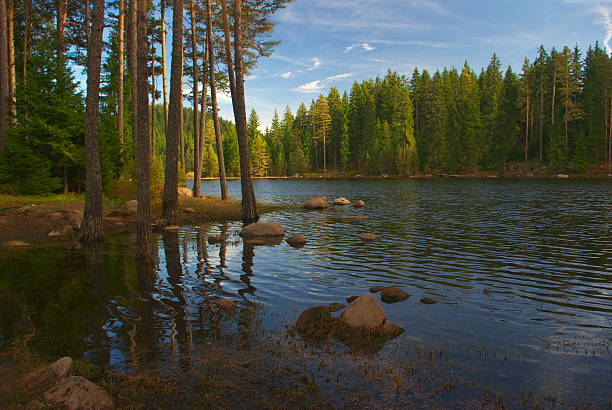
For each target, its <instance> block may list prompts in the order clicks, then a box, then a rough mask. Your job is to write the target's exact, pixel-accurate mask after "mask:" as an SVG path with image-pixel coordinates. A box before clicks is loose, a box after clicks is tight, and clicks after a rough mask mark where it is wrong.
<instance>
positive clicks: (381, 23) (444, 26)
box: [221, 0, 612, 128]
mask: <svg viewBox="0 0 612 410" xmlns="http://www.w3.org/2000/svg"><path fill="white" fill-rule="evenodd" d="M611 14H612V0H295V1H294V2H293V3H292V4H290V5H289V6H288V7H287V8H286V9H285V10H282V11H281V12H279V13H278V14H277V15H276V16H275V17H274V20H275V21H276V22H278V25H277V27H276V29H275V31H274V38H275V39H278V40H281V41H282V43H281V45H280V46H278V47H277V48H276V51H275V52H274V54H273V55H272V57H270V58H267V59H265V60H261V61H260V63H259V66H258V67H257V69H256V70H254V72H253V73H252V76H251V77H250V78H248V80H247V82H246V92H247V108H248V109H249V110H250V109H251V108H255V110H256V111H257V112H258V114H259V116H260V119H261V121H262V128H265V127H266V126H268V125H269V124H270V122H271V119H272V116H273V114H274V110H275V109H278V111H279V114H281V115H282V112H283V110H284V108H285V106H286V105H289V106H290V107H291V109H292V110H293V112H294V113H295V110H296V109H297V107H298V105H299V104H300V103H301V102H305V103H306V104H307V105H308V104H309V103H310V101H311V100H312V99H313V98H316V97H317V96H318V95H319V94H320V93H324V94H326V93H327V91H328V90H329V88H330V87H337V88H338V89H340V91H341V92H342V91H343V90H348V89H350V87H351V84H352V83H353V81H355V80H357V81H361V80H365V79H368V78H371V77H375V76H377V75H384V73H385V72H386V71H387V69H388V68H390V69H392V70H396V71H398V72H400V73H403V74H408V75H410V74H411V73H412V71H413V70H414V68H415V67H418V68H419V69H428V70H435V69H437V68H442V67H445V66H446V67H451V66H456V67H461V66H462V65H463V62H464V61H465V60H466V59H467V60H468V62H469V63H470V64H471V66H472V67H473V68H474V70H476V71H480V69H481V67H483V66H486V65H487V63H488V60H489V59H490V57H491V55H492V54H493V52H496V53H497V55H498V56H499V58H500V59H501V61H502V64H503V65H504V67H506V66H507V65H512V67H513V68H515V69H517V70H518V69H519V68H520V67H521V66H522V62H523V59H524V58H525V57H529V58H530V59H532V58H533V57H534V56H535V54H536V51H537V48H538V46H539V45H540V44H543V45H544V46H545V47H546V48H547V49H550V48H551V47H553V46H556V47H558V48H559V47H563V45H569V46H574V45H575V44H578V45H579V46H580V47H581V48H583V49H586V48H587V47H588V45H589V44H594V43H595V41H596V40H599V41H600V43H605V42H606V40H608V44H610V45H612V44H611V42H610V35H609V33H610V34H612V19H611ZM221 102H222V106H221V115H222V116H223V117H224V118H228V119H231V118H232V117H233V114H232V109H231V101H230V99H229V97H227V96H223V97H222V98H221Z"/></svg>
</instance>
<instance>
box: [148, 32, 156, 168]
mask: <svg viewBox="0 0 612 410" xmlns="http://www.w3.org/2000/svg"><path fill="white" fill-rule="evenodd" d="M150 57H151V88H150V90H151V117H150V119H149V126H150V127H151V130H150V132H149V135H150V138H149V143H150V145H151V161H152V160H153V158H154V157H155V94H157V89H156V88H155V36H154V35H153V33H151V56H150Z"/></svg>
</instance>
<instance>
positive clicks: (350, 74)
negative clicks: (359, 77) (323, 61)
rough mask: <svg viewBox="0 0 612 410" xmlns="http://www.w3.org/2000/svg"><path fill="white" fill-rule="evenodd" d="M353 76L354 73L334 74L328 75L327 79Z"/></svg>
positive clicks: (332, 79)
mask: <svg viewBox="0 0 612 410" xmlns="http://www.w3.org/2000/svg"><path fill="white" fill-rule="evenodd" d="M352 76H353V73H343V74H336V75H332V76H331V77H327V78H326V79H325V81H334V80H340V79H342V78H348V77H352Z"/></svg>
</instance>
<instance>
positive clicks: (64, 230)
mask: <svg viewBox="0 0 612 410" xmlns="http://www.w3.org/2000/svg"><path fill="white" fill-rule="evenodd" d="M72 232H74V231H73V230H72V226H71V225H64V226H63V227H61V228H59V229H56V230H54V231H51V232H49V233H48V234H47V236H48V237H49V238H58V237H60V236H67V235H70V234H72Z"/></svg>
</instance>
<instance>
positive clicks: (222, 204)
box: [0, 194, 279, 248]
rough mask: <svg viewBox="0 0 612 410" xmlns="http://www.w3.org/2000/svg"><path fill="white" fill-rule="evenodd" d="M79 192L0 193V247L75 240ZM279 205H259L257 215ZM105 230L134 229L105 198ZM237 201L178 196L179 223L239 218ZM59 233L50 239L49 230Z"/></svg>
mask: <svg viewBox="0 0 612 410" xmlns="http://www.w3.org/2000/svg"><path fill="white" fill-rule="evenodd" d="M83 207H84V203H83V196H82V195H51V196H41V197H38V196H13V195H3V194H0V247H9V248H10V247H15V248H19V247H23V246H28V245H33V244H40V243H48V242H50V241H62V240H76V239H78V232H75V230H74V229H72V228H73V227H71V228H68V226H70V225H71V223H70V216H71V215H73V214H76V215H81V217H82V212H83ZM278 208H279V207H276V206H272V205H266V204H259V205H258V210H259V212H260V214H263V213H265V212H270V211H273V210H276V209H278ZM103 214H104V217H103V223H104V232H105V233H121V232H126V233H128V232H135V230H136V215H135V214H134V213H132V212H129V211H128V210H127V209H125V208H124V207H123V205H118V204H117V203H116V201H115V202H114V201H106V202H105V203H104V206H103ZM241 215H242V208H241V203H240V201H232V200H230V201H222V200H220V199H218V198H212V197H211V198H205V199H204V198H202V199H195V198H184V197H181V198H179V223H180V224H199V223H207V222H223V221H231V220H240V218H241ZM160 217H161V202H160V201H155V202H153V204H152V220H153V221H155V220H157V219H159V218H160ZM53 231H56V232H59V233H60V235H58V236H56V237H53V238H51V237H50V236H49V234H50V232H53Z"/></svg>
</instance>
